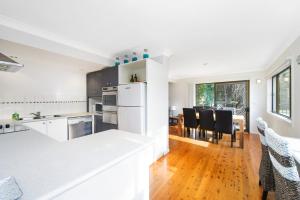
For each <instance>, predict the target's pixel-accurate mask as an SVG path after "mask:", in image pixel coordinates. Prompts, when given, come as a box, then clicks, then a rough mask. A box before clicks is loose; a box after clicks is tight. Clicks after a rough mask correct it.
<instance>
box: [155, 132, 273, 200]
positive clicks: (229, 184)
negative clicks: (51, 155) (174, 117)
mask: <svg viewBox="0 0 300 200" xmlns="http://www.w3.org/2000/svg"><path fill="white" fill-rule="evenodd" d="M170 130H171V129H170ZM173 133H174V132H173ZM229 141H230V138H229V137H226V136H224V138H223V139H222V141H220V142H219V144H212V143H208V142H203V141H197V140H194V139H189V138H182V137H179V136H175V135H170V139H169V143H170V152H169V154H167V155H166V156H164V157H163V158H161V159H160V160H159V161H157V162H156V163H154V164H153V165H152V166H151V169H150V199H152V200H164V199H184V200H185V199H187V200H188V199H206V200H209V199H222V200H223V199H224V200H227V199H228V200H235V199H247V200H248V199H249V200H250V199H251V200H252V199H255V200H256V199H261V193H262V190H261V188H260V187H259V186H258V168H259V162H260V156H261V152H260V142H259V138H258V136H257V135H255V134H245V146H244V149H240V148H237V147H235V148H230V142H229ZM268 199H274V193H270V194H269V196H268Z"/></svg>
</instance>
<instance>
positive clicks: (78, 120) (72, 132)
mask: <svg viewBox="0 0 300 200" xmlns="http://www.w3.org/2000/svg"><path fill="white" fill-rule="evenodd" d="M92 133H93V117H92V116H82V117H70V118H68V139H69V140H70V139H74V138H77V137H82V136H86V135H90V134H92Z"/></svg>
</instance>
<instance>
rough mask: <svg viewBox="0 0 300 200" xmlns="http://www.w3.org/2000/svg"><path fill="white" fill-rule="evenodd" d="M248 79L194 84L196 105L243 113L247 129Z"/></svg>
mask: <svg viewBox="0 0 300 200" xmlns="http://www.w3.org/2000/svg"><path fill="white" fill-rule="evenodd" d="M249 91H250V90H249V81H231V82H221V83H201V84H196V106H203V107H212V108H216V109H227V110H232V111H233V113H234V114H236V115H244V117H245V119H246V128H247V130H249Z"/></svg>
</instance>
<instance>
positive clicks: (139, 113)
mask: <svg viewBox="0 0 300 200" xmlns="http://www.w3.org/2000/svg"><path fill="white" fill-rule="evenodd" d="M145 105H146V84H145V83H132V84H126V85H119V88H118V126H119V130H124V131H128V132H132V133H137V134H142V135H145V131H146V108H145Z"/></svg>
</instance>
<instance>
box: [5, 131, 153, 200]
mask: <svg viewBox="0 0 300 200" xmlns="http://www.w3.org/2000/svg"><path fill="white" fill-rule="evenodd" d="M152 161H153V142H152V140H151V139H149V138H146V137H142V136H139V135H135V134H131V133H127V132H123V131H119V130H109V131H105V132H101V133H97V134H93V135H89V136H85V137H81V138H76V139H73V140H70V141H67V142H58V141H56V140H53V139H51V138H49V137H47V136H45V135H43V134H40V133H38V132H36V131H32V130H30V131H24V132H16V133H11V134H4V135H0V179H2V178H5V177H8V176H13V177H15V179H16V181H17V183H18V184H19V186H20V188H21V190H22V191H23V193H24V194H23V196H22V198H21V199H22V200H34V199H58V200H60V199H61V200H62V199H106V200H107V199H122V200H123V199H148V198H149V165H150V164H151V162H152Z"/></svg>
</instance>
